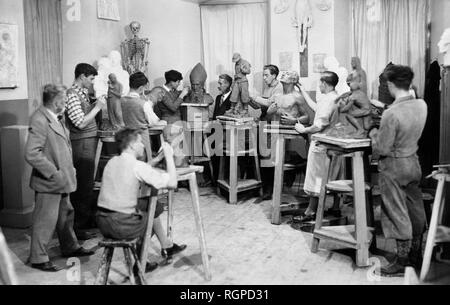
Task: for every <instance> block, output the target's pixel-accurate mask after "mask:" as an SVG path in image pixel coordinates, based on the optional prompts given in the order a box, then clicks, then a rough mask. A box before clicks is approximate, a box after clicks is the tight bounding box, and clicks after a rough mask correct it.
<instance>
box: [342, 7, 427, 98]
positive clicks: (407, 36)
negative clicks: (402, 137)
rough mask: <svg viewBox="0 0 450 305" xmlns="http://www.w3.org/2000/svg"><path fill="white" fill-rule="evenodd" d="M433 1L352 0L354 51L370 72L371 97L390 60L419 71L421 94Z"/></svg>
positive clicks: (416, 84) (416, 78)
mask: <svg viewBox="0 0 450 305" xmlns="http://www.w3.org/2000/svg"><path fill="white" fill-rule="evenodd" d="M428 7H429V0H395V1H392V0H352V2H351V9H352V28H353V30H352V39H351V41H352V50H353V55H356V56H358V57H360V58H361V63H362V66H363V68H364V69H365V70H366V72H367V81H368V87H369V96H370V93H371V96H372V98H377V97H378V96H377V95H378V78H379V76H380V74H381V73H382V72H383V69H384V68H385V67H386V65H387V64H388V63H390V62H392V63H394V64H402V65H408V66H410V67H412V68H413V70H414V73H415V79H414V85H415V86H416V87H417V89H418V94H419V96H423V92H424V86H425V69H426V67H425V66H426V49H427V40H426V39H427V24H428V20H427V18H428V17H427V16H428V14H427V12H428Z"/></svg>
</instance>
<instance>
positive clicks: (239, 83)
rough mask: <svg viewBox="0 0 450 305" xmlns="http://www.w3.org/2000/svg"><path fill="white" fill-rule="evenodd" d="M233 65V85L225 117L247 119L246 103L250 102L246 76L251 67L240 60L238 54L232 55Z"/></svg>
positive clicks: (246, 62) (243, 60)
mask: <svg viewBox="0 0 450 305" xmlns="http://www.w3.org/2000/svg"><path fill="white" fill-rule="evenodd" d="M232 60H233V62H234V63H235V64H236V65H235V72H236V74H235V75H234V83H233V89H232V92H231V97H230V102H231V108H230V110H228V111H227V112H225V116H230V117H235V118H245V117H249V113H248V103H249V102H250V94H249V92H248V87H249V85H248V79H247V75H249V74H250V73H251V67H252V66H251V65H250V63H249V62H248V61H246V60H245V59H242V58H241V55H240V54H239V53H235V54H234V55H233V59H232Z"/></svg>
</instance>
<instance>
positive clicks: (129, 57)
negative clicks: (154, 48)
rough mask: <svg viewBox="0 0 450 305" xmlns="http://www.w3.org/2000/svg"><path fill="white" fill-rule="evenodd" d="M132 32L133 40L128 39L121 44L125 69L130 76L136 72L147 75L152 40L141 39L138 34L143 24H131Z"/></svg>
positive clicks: (134, 22) (135, 22)
mask: <svg viewBox="0 0 450 305" xmlns="http://www.w3.org/2000/svg"><path fill="white" fill-rule="evenodd" d="M130 30H131V33H132V34H133V38H131V39H127V40H125V41H124V42H122V43H121V44H120V48H121V52H122V58H123V68H124V69H125V70H127V71H128V73H130V75H131V74H134V73H136V72H142V73H144V74H147V66H148V54H149V48H150V40H149V39H148V38H139V36H138V34H139V32H140V31H141V24H140V23H139V22H137V21H133V22H131V23H130Z"/></svg>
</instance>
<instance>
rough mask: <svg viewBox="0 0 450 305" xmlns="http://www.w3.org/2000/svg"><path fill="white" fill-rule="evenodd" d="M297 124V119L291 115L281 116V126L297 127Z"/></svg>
mask: <svg viewBox="0 0 450 305" xmlns="http://www.w3.org/2000/svg"><path fill="white" fill-rule="evenodd" d="M297 122H298V121H297V119H296V118H294V117H293V116H292V115H290V114H287V113H285V114H283V115H282V116H281V124H283V125H295V124H297Z"/></svg>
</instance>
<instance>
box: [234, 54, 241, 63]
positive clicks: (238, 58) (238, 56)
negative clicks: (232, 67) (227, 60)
mask: <svg viewBox="0 0 450 305" xmlns="http://www.w3.org/2000/svg"><path fill="white" fill-rule="evenodd" d="M240 60H241V54H239V53H234V54H233V59H232V61H233V62H234V63H237V62H238V61H240Z"/></svg>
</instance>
